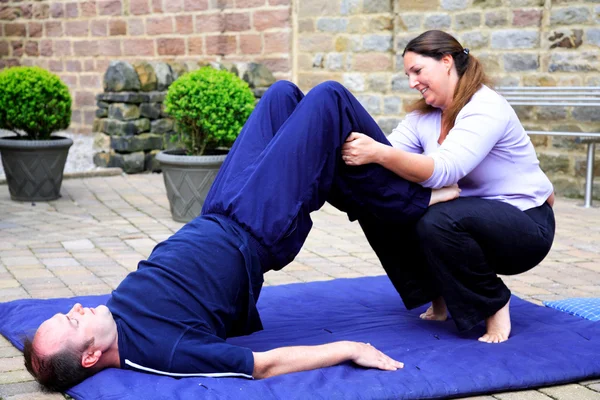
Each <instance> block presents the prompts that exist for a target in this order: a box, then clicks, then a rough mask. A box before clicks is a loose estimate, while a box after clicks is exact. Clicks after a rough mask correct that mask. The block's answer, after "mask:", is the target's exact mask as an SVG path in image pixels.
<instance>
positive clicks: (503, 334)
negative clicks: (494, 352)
mask: <svg viewBox="0 0 600 400" xmlns="http://www.w3.org/2000/svg"><path fill="white" fill-rule="evenodd" d="M509 304H510V299H509V300H508V302H507V303H506V305H505V306H504V307H502V308H501V309H499V310H498V311H497V312H496V314H494V315H492V316H491V317H489V318H487V319H486V320H485V324H486V326H487V332H486V333H485V335H483V336H482V337H480V338H479V341H480V342H486V343H502V342H504V341H506V340H508V336H509V335H510V311H509Z"/></svg>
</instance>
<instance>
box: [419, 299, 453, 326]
mask: <svg viewBox="0 0 600 400" xmlns="http://www.w3.org/2000/svg"><path fill="white" fill-rule="evenodd" d="M419 318H421V319H425V320H427V321H445V320H446V319H447V318H448V308H447V307H446V302H445V301H444V298H443V297H441V296H440V297H438V298H437V299H435V300H433V301H432V302H431V306H430V307H429V308H428V309H427V311H425V312H424V313H423V314H421V315H419Z"/></svg>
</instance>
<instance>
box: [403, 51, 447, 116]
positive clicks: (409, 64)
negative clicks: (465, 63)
mask: <svg viewBox="0 0 600 400" xmlns="http://www.w3.org/2000/svg"><path fill="white" fill-rule="evenodd" d="M404 72H405V73H406V75H407V76H408V84H409V86H410V88H411V89H416V90H418V91H419V92H420V93H421V95H422V96H423V98H424V99H425V102H426V103H427V104H429V105H430V106H432V107H436V108H440V109H442V110H444V109H446V108H447V107H448V106H449V105H450V103H451V102H452V98H453V96H454V89H455V88H456V81H457V80H458V79H457V75H456V70H455V69H454V60H453V59H452V56H450V55H445V56H444V57H442V59H441V60H439V61H438V60H436V59H435V58H432V57H426V56H422V55H420V54H417V53H413V52H412V51H407V52H406V53H405V54H404ZM454 78H456V79H454Z"/></svg>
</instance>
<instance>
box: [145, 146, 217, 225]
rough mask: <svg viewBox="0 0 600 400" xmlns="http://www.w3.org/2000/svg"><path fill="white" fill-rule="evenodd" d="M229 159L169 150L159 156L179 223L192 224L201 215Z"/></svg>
mask: <svg viewBox="0 0 600 400" xmlns="http://www.w3.org/2000/svg"><path fill="white" fill-rule="evenodd" d="M225 157H226V155H218V156H186V155H182V154H181V152H180V151H177V150H165V151H161V152H160V153H158V154H157V155H156V159H157V160H158V161H159V162H160V165H161V169H162V174H163V179H164V180H165V187H166V188H167V197H168V198H169V204H170V207H171V216H172V217H173V219H174V220H175V221H178V222H188V221H191V220H192V219H194V218H196V217H197V216H198V215H200V211H201V210H202V205H203V204H204V201H205V200H206V195H207V194H208V190H209V189H210V187H211V185H212V184H213V182H214V181H215V177H216V176H217V173H218V172H219V168H221V165H222V164H223V161H225Z"/></svg>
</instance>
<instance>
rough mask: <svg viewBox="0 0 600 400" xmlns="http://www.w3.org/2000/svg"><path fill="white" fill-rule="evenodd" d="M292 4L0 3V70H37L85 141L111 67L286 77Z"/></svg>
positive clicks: (178, 0)
mask: <svg viewBox="0 0 600 400" xmlns="http://www.w3.org/2000/svg"><path fill="white" fill-rule="evenodd" d="M290 51H291V6H290V0H42V1H40V0H35V1H34V0H1V1H0V69H1V68H4V67H6V66H12V65H38V66H41V67H43V68H45V69H48V70H50V71H52V72H54V73H56V74H58V75H59V76H60V77H61V78H62V80H63V81H64V82H65V83H66V84H67V85H68V86H69V88H70V90H71V94H72V96H73V117H72V124H71V127H70V130H71V131H73V132H83V133H89V132H90V131H91V127H92V124H93V121H94V118H95V112H96V101H95V96H96V94H97V93H98V92H100V91H101V90H102V77H103V74H104V72H105V71H106V70H107V68H108V65H109V63H110V62H111V61H112V60H124V61H134V60H146V61H153V60H154V61H178V62H179V61H181V62H183V61H193V62H198V61H205V62H210V61H245V62H251V61H253V62H259V63H262V64H264V65H266V66H267V67H268V68H269V69H270V70H271V71H273V72H274V73H275V76H277V77H279V78H288V79H289V78H290V77H291V56H290Z"/></svg>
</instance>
